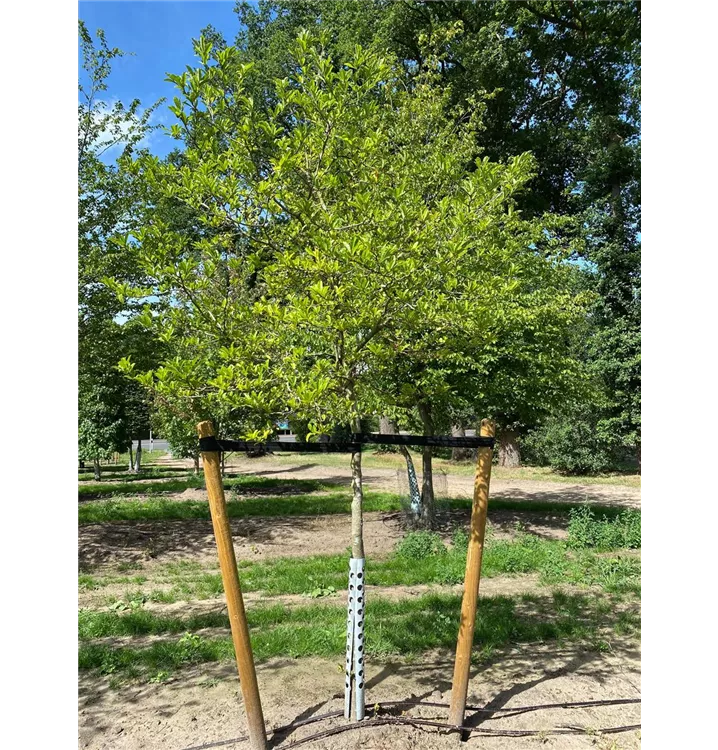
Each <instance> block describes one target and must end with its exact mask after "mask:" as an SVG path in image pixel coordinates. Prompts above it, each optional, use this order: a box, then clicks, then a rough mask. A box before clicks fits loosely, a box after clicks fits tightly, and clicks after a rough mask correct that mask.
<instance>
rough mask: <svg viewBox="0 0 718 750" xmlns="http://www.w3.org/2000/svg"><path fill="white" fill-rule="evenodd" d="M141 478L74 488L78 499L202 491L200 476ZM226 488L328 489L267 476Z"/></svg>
mask: <svg viewBox="0 0 718 750" xmlns="http://www.w3.org/2000/svg"><path fill="white" fill-rule="evenodd" d="M144 478H145V477H133V478H131V479H130V478H128V481H126V482H115V483H112V484H103V483H101V482H100V483H94V484H82V485H80V486H79V487H78V494H79V496H80V497H81V498H83V497H84V498H91V497H111V496H116V495H120V496H121V495H128V494H137V495H160V494H169V493H175V492H184V490H187V489H193V488H194V489H203V488H204V486H205V485H204V478H203V477H202V476H194V475H189V476H187V475H185V476H184V478H182V479H168V480H167V481H162V482H143V481H142V479H144ZM224 486H225V488H226V489H233V490H235V491H237V490H243V491H248V492H252V491H255V492H256V491H267V490H283V489H288V490H295V491H299V492H315V491H317V490H324V489H328V488H332V487H333V485H328V484H326V483H324V482H320V481H317V480H314V479H272V478H268V477H255V476H248V475H242V476H236V477H234V478H226V479H225V480H224Z"/></svg>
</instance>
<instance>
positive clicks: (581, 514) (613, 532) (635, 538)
mask: <svg viewBox="0 0 718 750" xmlns="http://www.w3.org/2000/svg"><path fill="white" fill-rule="evenodd" d="M569 515H570V520H569V523H568V544H569V546H570V547H572V548H574V549H585V548H589V547H593V548H596V549H601V550H611V549H620V548H628V549H637V548H639V547H640V546H641V514H640V512H638V511H636V510H623V511H621V512H620V513H618V514H616V515H614V516H613V517H609V516H608V515H606V514H605V513H604V514H603V515H602V517H600V518H599V516H598V513H597V512H596V511H595V510H593V509H591V508H588V507H583V508H572V509H571V510H570V512H569Z"/></svg>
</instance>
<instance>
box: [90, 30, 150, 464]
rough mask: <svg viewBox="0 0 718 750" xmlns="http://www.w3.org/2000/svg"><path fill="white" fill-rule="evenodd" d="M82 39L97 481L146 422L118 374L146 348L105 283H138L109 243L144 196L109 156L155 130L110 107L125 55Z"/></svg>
mask: <svg viewBox="0 0 718 750" xmlns="http://www.w3.org/2000/svg"><path fill="white" fill-rule="evenodd" d="M79 38H80V47H81V54H82V61H83V68H84V70H85V74H84V76H83V80H82V81H81V82H80V84H79V105H78V144H77V167H78V271H79V276H78V353H79V373H78V376H79V429H80V443H79V446H80V456H81V458H84V459H90V460H93V461H94V463H95V475H96V477H97V478H99V460H100V458H106V457H107V456H108V455H110V454H111V453H113V452H115V451H124V450H125V449H126V448H127V446H128V445H129V443H130V440H131V439H132V436H133V430H135V431H136V430H137V429H138V428H140V427H142V426H143V425H144V423H145V422H146V407H145V405H144V399H143V396H142V394H141V393H140V391H138V389H137V386H136V384H134V383H131V382H129V381H128V380H127V379H126V378H124V377H123V376H122V375H121V374H120V373H119V372H118V370H117V364H118V362H119V360H120V358H121V357H122V356H123V354H127V353H128V351H129V350H133V351H135V352H137V351H138V350H139V348H141V344H140V342H139V341H137V340H136V337H134V336H129V337H128V329H126V328H125V326H124V325H122V323H121V313H123V311H125V310H126V308H127V303H126V302H121V301H120V300H118V297H117V295H116V294H115V292H114V290H113V289H112V288H111V286H112V285H108V284H107V283H106V278H107V277H112V278H114V279H124V280H133V281H136V280H137V278H138V275H137V267H136V265H135V262H134V258H133V256H132V254H131V253H128V252H126V249H125V248H122V247H118V246H116V245H115V244H113V243H112V242H110V238H111V236H112V235H113V234H114V233H115V232H118V231H126V230H127V229H128V228H129V227H130V226H131V223H132V216H133V212H134V210H135V209H136V207H137V205H138V202H139V200H140V191H139V187H138V185H137V183H136V182H135V181H134V180H133V179H132V178H131V175H130V174H129V173H128V172H127V171H125V170H121V169H119V168H118V166H117V164H116V163H115V164H113V163H111V161H110V156H111V155H112V154H113V153H114V151H115V150H118V149H119V150H120V154H121V156H120V159H122V158H123V157H124V158H127V157H128V156H129V154H130V153H131V152H132V150H133V149H134V148H136V147H137V145H138V144H139V143H140V141H141V140H142V139H143V138H144V137H145V136H146V135H147V133H148V132H149V130H150V125H149V118H150V116H151V113H152V108H150V109H148V110H144V111H142V110H141V107H140V103H139V101H137V100H135V101H133V102H132V103H131V104H130V106H129V107H127V108H125V107H124V106H123V105H122V104H121V103H119V102H117V103H115V104H113V105H109V104H108V103H107V102H106V101H104V100H103V99H102V96H103V92H105V91H106V90H107V78H108V77H109V75H110V72H111V66H112V61H113V60H115V59H117V58H119V57H121V56H122V55H123V54H124V53H123V52H122V51H121V50H119V49H117V48H111V47H109V46H108V44H107V41H106V39H105V36H104V33H103V32H102V30H98V31H97V34H96V39H93V38H92V36H91V34H90V33H89V31H88V30H87V28H86V26H85V24H84V23H83V22H82V21H80V24H79ZM128 347H129V348H128ZM138 420H139V421H140V422H141V423H142V424H140V423H138ZM133 468H134V466H133Z"/></svg>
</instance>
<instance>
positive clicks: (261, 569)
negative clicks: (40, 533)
mask: <svg viewBox="0 0 718 750" xmlns="http://www.w3.org/2000/svg"><path fill="white" fill-rule="evenodd" d="M458 537H459V535H455V541H456V543H455V544H454V545H453V546H452V547H450V548H448V549H446V548H444V547H443V545H442V549H443V552H442V553H440V554H430V555H427V556H425V557H423V558H417V557H415V556H413V557H412V556H407V555H406V554H403V553H402V547H400V548H399V550H398V551H397V552H396V553H394V554H392V555H391V556H389V557H388V558H385V559H370V560H368V561H367V576H368V581H369V582H370V584H371V585H373V586H415V585H429V584H438V585H453V584H460V583H462V582H463V580H464V573H465V568H466V547H465V546H464V545H463V544H462V543H461V541H460V539H459V538H458ZM439 543H441V542H440V540H439ZM238 567H239V576H240V580H241V582H242V588H243V590H244V591H261V592H263V593H264V594H266V595H267V596H277V595H284V594H304V595H307V596H309V595H311V594H312V592H315V591H331V589H334V590H342V589H344V588H345V587H346V581H347V556H346V554H337V555H316V556H313V557H300V558H296V557H286V558H273V559H269V560H264V561H258V562H251V561H246V560H245V561H241V562H240V563H239V566H238ZM135 572H136V571H135ZM481 573H482V576H483V577H485V578H491V577H495V576H500V575H523V574H528V573H534V574H538V575H539V577H540V581H541V583H543V584H545V585H555V584H561V583H567V584H573V585H578V586H599V587H601V588H602V589H604V590H605V591H608V592H612V593H616V594H633V595H640V590H641V589H640V575H641V561H640V558H639V557H637V556H636V555H633V554H627V553H626V552H625V551H623V552H622V551H616V552H615V553H614V554H612V555H610V556H605V555H601V554H598V553H597V552H595V551H592V550H579V551H574V550H572V549H570V548H569V546H568V545H567V544H566V543H565V542H561V541H555V540H547V539H541V538H539V537H536V536H533V535H530V534H519V535H518V536H517V537H516V538H515V539H514V540H506V539H491V538H490V539H488V541H487V545H486V549H485V552H484V556H483V561H482V571H481ZM154 576H155V577H153V578H152V580H150V581H148V580H147V578H146V577H145V576H143V575H141V574H139V575H135V576H131V577H128V576H105V577H96V576H92V575H87V574H83V575H81V576H80V580H79V582H80V587H81V588H83V589H86V590H87V589H90V590H92V589H99V588H102V587H103V586H106V585H110V584H125V585H128V586H132V584H133V583H135V582H137V583H138V585H142V583H147V584H148V585H147V586H146V587H145V588H143V589H142V591H134V592H132V591H130V590H129V589H128V592H127V594H126V595H125V599H126V600H127V601H128V602H129V601H133V600H137V599H139V598H141V597H143V596H144V597H146V598H147V599H149V600H151V601H158V602H168V603H169V602H176V601H189V600H194V599H212V598H215V597H218V596H221V594H222V592H223V588H222V579H221V576H220V574H219V572H218V571H217V569H216V567H213V568H209V569H208V568H203V567H202V566H201V565H200V564H199V563H196V562H192V561H180V562H173V563H167V564H165V565H164V566H163V567H162V568H161V570H160V571H158V572H156V573H155V574H154ZM158 584H162V588H161V589H158V588H156V587H157V585H158ZM153 585H154V586H155V588H152V586H153ZM109 601H110V602H116V601H117V599H116V598H111V599H110V600H109Z"/></svg>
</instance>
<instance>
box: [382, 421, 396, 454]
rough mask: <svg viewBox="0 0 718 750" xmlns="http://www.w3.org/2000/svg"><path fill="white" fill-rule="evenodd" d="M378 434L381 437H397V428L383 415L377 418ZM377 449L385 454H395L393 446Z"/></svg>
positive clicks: (394, 423) (393, 422) (383, 446)
mask: <svg viewBox="0 0 718 750" xmlns="http://www.w3.org/2000/svg"><path fill="white" fill-rule="evenodd" d="M379 433H380V434H381V435H398V434H399V428H398V426H397V424H396V422H395V421H394V420H393V419H390V418H389V417H385V416H384V415H383V414H382V415H381V416H380V417H379ZM378 448H379V449H380V450H381V451H383V452H385V453H396V450H397V449H396V446H395V445H381V446H378Z"/></svg>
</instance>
